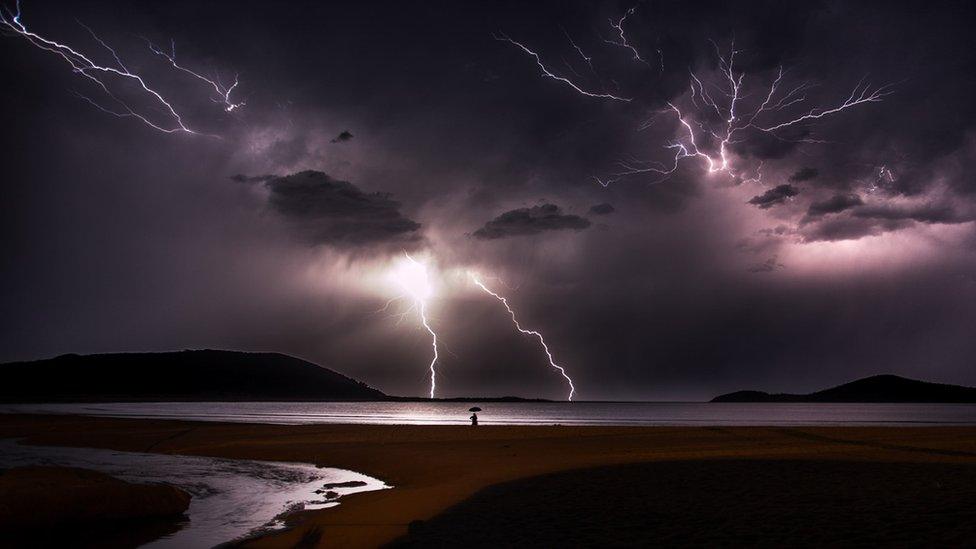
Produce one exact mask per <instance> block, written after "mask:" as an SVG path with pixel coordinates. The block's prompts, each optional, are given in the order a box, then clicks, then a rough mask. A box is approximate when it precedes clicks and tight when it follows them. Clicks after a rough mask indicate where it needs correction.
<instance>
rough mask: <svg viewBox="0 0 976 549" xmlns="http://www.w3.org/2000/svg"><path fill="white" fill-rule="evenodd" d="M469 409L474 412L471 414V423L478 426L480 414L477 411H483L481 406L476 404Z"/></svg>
mask: <svg viewBox="0 0 976 549" xmlns="http://www.w3.org/2000/svg"><path fill="white" fill-rule="evenodd" d="M468 411H469V412H472V414H471V425H472V426H475V427H477V426H478V414H477V413H476V412H480V411H481V408H478V407H477V406H475V407H474V408H468Z"/></svg>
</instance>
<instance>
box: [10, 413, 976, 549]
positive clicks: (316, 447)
mask: <svg viewBox="0 0 976 549" xmlns="http://www.w3.org/2000/svg"><path fill="white" fill-rule="evenodd" d="M0 437H2V438H21V439H23V440H22V443H25V444H37V445H52V446H85V447H94V448H106V449H113V450H128V451H140V452H155V453H163V454H185V455H201V456H210V457H223V458H232V459H262V460H271V461H297V462H307V463H314V464H316V465H319V466H328V467H337V468H342V469H348V470H352V471H356V472H359V473H363V474H365V475H369V476H371V477H374V478H377V479H380V480H382V481H384V482H386V483H387V484H390V485H392V486H393V489H390V490H380V491H376V492H364V493H358V494H351V495H349V496H346V497H343V498H342V502H341V505H339V506H338V507H335V508H331V509H323V510H315V511H300V512H298V513H297V514H296V515H295V516H293V518H292V520H291V521H290V522H291V523H292V524H294V526H293V527H292V528H290V529H287V530H285V531H281V532H274V533H272V534H270V535H267V536H263V537H260V538H257V539H253V540H249V541H246V542H244V543H243V544H242V546H244V547H291V546H294V545H295V544H296V543H298V542H299V541H300V540H302V539H303V538H305V539H306V540H307V539H308V538H307V537H306V536H308V535H309V532H310V531H312V530H314V529H318V531H320V532H321V533H322V538H321V542H322V543H323V546H342V547H376V546H379V545H383V544H385V543H389V542H391V541H393V540H395V539H398V538H400V537H402V536H403V535H404V534H406V533H407V526H408V525H409V524H410V523H411V522H413V521H415V520H430V519H431V518H433V517H434V516H436V515H439V514H441V513H442V512H444V511H445V510H447V509H448V508H450V507H452V506H453V505H455V504H457V503H460V502H462V501H464V500H466V499H468V498H469V497H471V496H472V495H474V494H475V493H477V492H479V491H480V490H482V489H484V488H486V487H489V486H493V485H497V484H500V483H504V482H508V481H514V480H519V479H525V478H529V477H535V476H538V475H544V474H548V473H556V472H562V471H570V470H574V469H585V468H590V467H600V466H612V465H622V464H631V463H646V462H664V461H669V462H673V461H706V460H722V459H726V460H727V459H747V460H749V459H777V460H816V461H823V460H826V461H837V460H844V461H884V462H912V463H919V462H921V463H931V462H938V463H976V427H973V426H968V427H961V426H940V427H934V426H924V427H923V426H919V427H639V426H630V427H602V426H521V425H520V426H493V425H484V426H479V427H477V428H471V427H469V426H448V425H435V426H416V425H402V426H394V425H352V424H335V425H324V424H318V425H267V424H246V423H217V422H187V421H177V420H153V419H121V418H107V417H86V416H67V415H57V416H37V415H0ZM378 517H379V519H378Z"/></svg>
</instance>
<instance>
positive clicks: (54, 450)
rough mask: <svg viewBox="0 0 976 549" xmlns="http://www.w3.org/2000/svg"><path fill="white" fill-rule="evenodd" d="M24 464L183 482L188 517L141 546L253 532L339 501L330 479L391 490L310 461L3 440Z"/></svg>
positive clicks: (188, 543)
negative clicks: (330, 494)
mask: <svg viewBox="0 0 976 549" xmlns="http://www.w3.org/2000/svg"><path fill="white" fill-rule="evenodd" d="M22 465H62V466H68V467H83V468H85V469H94V470H96V471H101V472H103V473H107V474H110V475H112V476H114V477H116V478H120V479H123V480H128V481H133V482H161V483H166V484H172V485H174V486H178V487H180V488H182V489H184V490H186V491H187V492H189V493H190V494H191V495H192V496H193V499H192V500H191V502H190V508H189V510H188V511H187V515H188V516H189V521H187V522H186V523H185V524H184V525H183V527H182V528H181V529H180V530H178V531H176V532H175V533H173V534H170V535H168V536H166V537H163V538H161V539H158V540H156V541H154V542H152V543H149V544H147V545H144V546H143V547H151V548H154V549H155V548H174V549H179V548H191V549H192V548H203V547H213V546H215V545H218V544H221V543H224V542H228V541H232V540H235V539H238V538H240V537H242V536H246V535H248V534H252V533H256V532H259V531H264V530H273V529H276V528H280V527H282V526H283V524H282V523H281V522H280V520H279V516H280V515H281V514H282V513H285V512H287V511H293V510H299V509H320V508H323V507H331V506H333V505H338V503H337V502H336V501H335V500H329V501H326V500H324V499H323V497H324V496H323V495H321V494H316V493H315V490H317V489H321V488H322V485H323V484H324V483H331V482H345V481H362V482H365V483H366V484H365V485H364V486H358V487H353V488H332V490H333V491H335V492H337V493H338V494H339V496H340V498H339V499H340V501H341V496H344V495H348V494H351V493H355V492H363V491H367V490H379V489H383V488H387V486H386V485H385V484H383V482H381V481H379V480H376V479H374V478H372V477H368V476H366V475H361V474H359V473H355V472H353V471H346V470H343V469H331V468H321V469H320V468H317V467H316V466H314V465H310V464H304V463H280V462H268V461H251V460H230V459H216V458H205V457H194V456H172V455H162V454H142V453H136V452H116V451H112V450H95V449H90V448H59V447H53V446H26V445H20V444H17V443H16V441H13V440H0V468H4V467H17V466H22Z"/></svg>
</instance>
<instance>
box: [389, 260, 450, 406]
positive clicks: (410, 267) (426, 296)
mask: <svg viewBox="0 0 976 549" xmlns="http://www.w3.org/2000/svg"><path fill="white" fill-rule="evenodd" d="M390 276H391V278H392V279H393V281H394V283H396V285H397V286H399V287H400V288H401V289H402V290H403V292H404V294H405V296H407V297H409V298H410V299H411V300H413V306H415V307H416V308H417V311H418V313H419V314H420V323H421V324H422V325H423V327H424V329H426V330H427V333H429V334H430V337H431V346H432V347H433V349H434V357H433V358H432V359H431V361H430V398H434V392H435V391H436V389H437V369H436V366H437V360H438V358H440V355H439V353H438V350H437V332H435V331H434V329H433V328H431V326H430V321H429V319H428V318H427V302H428V301H429V300H430V298H431V296H432V295H433V293H434V290H433V287H432V285H431V283H430V278H429V277H428V273H427V265H426V264H424V263H421V262H420V261H417V260H416V259H414V258H413V257H412V256H411V255H410V254H408V253H406V252H404V253H403V259H402V260H400V262H398V263H397V265H396V266H395V267H394V268H393V271H392V272H391V274H390Z"/></svg>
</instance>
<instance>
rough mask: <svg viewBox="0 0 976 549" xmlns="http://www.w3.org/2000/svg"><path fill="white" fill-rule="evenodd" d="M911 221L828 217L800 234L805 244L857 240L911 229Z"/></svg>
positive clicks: (809, 226) (805, 228) (804, 229)
mask: <svg viewBox="0 0 976 549" xmlns="http://www.w3.org/2000/svg"><path fill="white" fill-rule="evenodd" d="M912 224H913V221H911V220H907V219H896V220H890V219H865V218H858V217H850V216H843V217H830V218H827V219H825V220H823V221H820V222H818V223H814V224H810V225H808V226H806V227H804V228H803V229H802V230H801V231H800V234H801V236H802V237H803V240H804V241H806V242H816V241H828V242H831V241H837V240H858V239H860V238H864V237H865V236H877V235H879V234H881V233H885V232H890V231H897V230H901V229H905V228H908V227H911V226H912Z"/></svg>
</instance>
